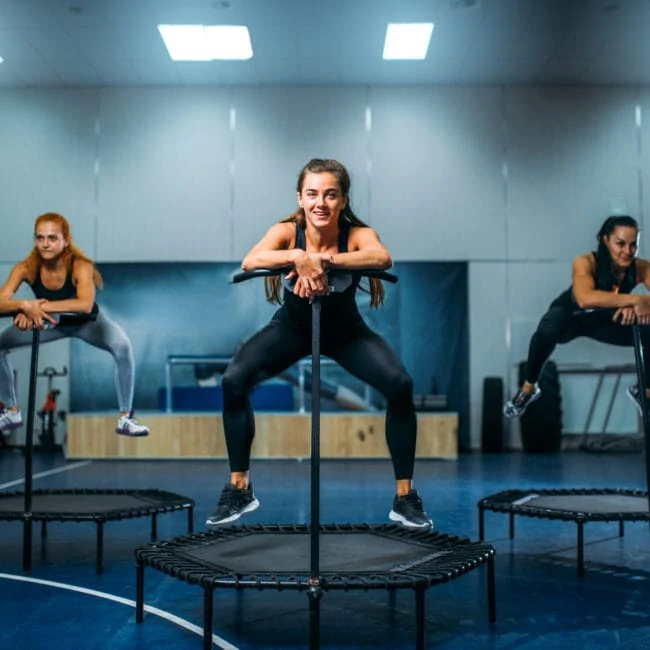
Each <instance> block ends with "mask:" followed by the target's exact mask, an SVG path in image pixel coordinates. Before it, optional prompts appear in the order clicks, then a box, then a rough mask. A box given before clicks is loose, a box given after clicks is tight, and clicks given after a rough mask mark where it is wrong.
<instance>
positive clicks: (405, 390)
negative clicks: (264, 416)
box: [222, 320, 417, 480]
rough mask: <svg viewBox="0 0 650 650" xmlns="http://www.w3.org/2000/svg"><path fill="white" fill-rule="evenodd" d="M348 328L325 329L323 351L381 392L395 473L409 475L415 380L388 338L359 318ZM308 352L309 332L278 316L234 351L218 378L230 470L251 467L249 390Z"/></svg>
mask: <svg viewBox="0 0 650 650" xmlns="http://www.w3.org/2000/svg"><path fill="white" fill-rule="evenodd" d="M325 328H327V325H325ZM325 328H324V329H325ZM346 328H347V329H346V330H345V332H344V334H343V336H331V335H330V336H327V335H326V331H324V332H323V335H322V336H321V352H322V354H323V355H326V356H328V357H330V358H332V359H333V360H334V361H336V362H337V363H338V364H339V365H340V366H341V367H343V368H345V369H346V370H347V371H348V372H350V373H351V374H353V375H354V376H355V377H357V378H358V379H360V380H362V381H364V382H365V383H367V384H370V385H371V386H372V387H373V388H376V389H377V390H378V391H379V392H380V393H381V394H382V395H384V397H385V398H386V400H387V410H386V442H387V444H388V449H389V451H390V455H391V459H392V461H393V469H394V471H395V478H396V479H398V480H399V479H410V478H412V477H413V466H414V464H415V443H416V438H417V421H416V416H415V408H414V405H413V380H412V379H411V377H410V376H409V374H408V373H407V372H406V369H405V368H404V366H403V364H402V362H401V361H400V359H399V357H398V356H397V355H396V354H395V352H394V351H393V350H392V349H391V348H390V347H389V346H388V344H387V343H386V341H384V339H383V338H382V337H381V336H379V335H378V334H376V333H375V332H373V331H372V330H371V329H370V328H369V327H368V326H367V325H366V324H365V323H364V322H363V321H357V322H356V323H354V324H352V325H349V324H347V325H346ZM310 353H311V333H310V332H297V331H295V330H294V329H292V328H291V327H289V326H288V325H287V324H286V323H283V322H281V321H276V320H273V321H271V322H270V323H269V324H268V325H266V326H265V327H264V328H263V329H261V330H260V331H259V332H257V333H256V334H254V335H253V336H252V337H251V338H250V339H248V341H246V342H245V343H244V344H243V345H242V346H241V347H240V348H239V350H237V352H236V354H235V357H234V358H233V360H232V361H231V362H230V364H229V366H228V369H227V370H226V372H225V373H224V375H223V379H222V388H223V426H224V431H225V436H226V446H227V448H228V458H229V461H230V471H231V472H246V471H248V469H249V467H250V455H251V445H252V443H253V438H254V437H255V419H254V415H253V409H252V406H251V402H250V398H249V395H250V392H251V390H252V389H253V388H254V387H255V386H256V385H257V384H259V383H260V382H262V381H264V380H265V379H269V378H270V377H274V376H276V375H278V374H279V373H281V372H282V371H284V370H286V369H287V368H289V366H291V365H293V364H294V363H296V362H297V361H299V360H300V359H302V358H303V357H305V356H307V355H309V354H310Z"/></svg>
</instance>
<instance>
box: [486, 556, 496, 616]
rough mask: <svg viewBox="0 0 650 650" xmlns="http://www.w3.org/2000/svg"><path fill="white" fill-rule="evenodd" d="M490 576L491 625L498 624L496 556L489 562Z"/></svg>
mask: <svg viewBox="0 0 650 650" xmlns="http://www.w3.org/2000/svg"><path fill="white" fill-rule="evenodd" d="M487 574H488V584H487V588H488V620H489V621H490V623H496V620H497V597H496V588H495V580H494V554H492V555H490V557H489V558H488V561H487Z"/></svg>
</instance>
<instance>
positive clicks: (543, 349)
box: [526, 305, 650, 387]
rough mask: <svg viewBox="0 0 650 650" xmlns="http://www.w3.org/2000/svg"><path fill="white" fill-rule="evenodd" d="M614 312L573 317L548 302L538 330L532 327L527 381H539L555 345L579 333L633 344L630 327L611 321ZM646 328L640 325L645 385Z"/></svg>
mask: <svg viewBox="0 0 650 650" xmlns="http://www.w3.org/2000/svg"><path fill="white" fill-rule="evenodd" d="M614 311H615V310H613V309H612V310H604V311H602V312H597V313H592V314H581V315H579V316H574V312H573V310H571V309H568V308H567V307H564V306H562V305H551V306H550V308H549V310H548V311H547V312H546V313H545V314H544V316H542V320H540V322H539V325H538V326H537V330H535V333H534V334H533V337H532V338H531V340H530V347H529V349H528V365H527V367H526V381H528V382H530V383H531V384H534V383H536V382H537V381H538V380H539V377H540V375H541V374H542V369H543V368H544V364H545V363H546V361H547V360H548V359H549V357H550V356H551V354H552V353H553V350H554V349H555V346H556V345H557V344H562V343H568V342H569V341H573V340H574V339H577V338H578V337H580V336H586V337H588V338H591V339H594V340H596V341H600V342H601V343H609V344H610V345H619V346H625V347H632V346H633V345H634V339H633V335H632V327H631V326H630V325H621V324H620V323H615V322H613V321H612V316H613V315H614ZM647 330H648V328H646V327H642V328H641V340H642V343H643V351H644V358H645V359H648V362H646V364H645V369H646V377H645V381H646V386H648V387H650V357H648V348H649V346H650V332H648V331H647Z"/></svg>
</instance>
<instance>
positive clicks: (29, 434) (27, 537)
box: [23, 328, 41, 571]
mask: <svg viewBox="0 0 650 650" xmlns="http://www.w3.org/2000/svg"><path fill="white" fill-rule="evenodd" d="M40 338H41V330H39V329H38V328H34V329H33V330H32V358H31V361H30V366H29V395H28V399H27V430H26V433H25V504H24V513H23V517H24V520H23V571H31V569H32V521H33V517H32V471H33V470H32V461H33V455H34V415H35V413H36V381H37V377H38V346H39V342H40Z"/></svg>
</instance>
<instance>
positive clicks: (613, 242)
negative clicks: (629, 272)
mask: <svg viewBox="0 0 650 650" xmlns="http://www.w3.org/2000/svg"><path fill="white" fill-rule="evenodd" d="M638 238H639V231H638V230H637V229H636V228H632V227H631V226H617V227H616V228H614V230H612V232H611V234H609V235H605V236H604V237H603V243H604V244H605V246H607V250H608V251H609V254H610V255H611V256H612V261H613V262H614V264H615V265H616V266H618V267H619V268H621V269H625V268H627V267H628V266H630V264H632V263H633V262H634V258H635V257H636V253H637V249H638Z"/></svg>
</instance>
